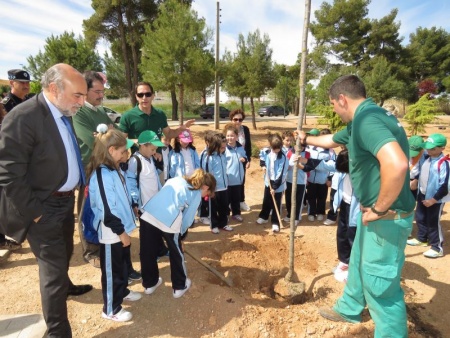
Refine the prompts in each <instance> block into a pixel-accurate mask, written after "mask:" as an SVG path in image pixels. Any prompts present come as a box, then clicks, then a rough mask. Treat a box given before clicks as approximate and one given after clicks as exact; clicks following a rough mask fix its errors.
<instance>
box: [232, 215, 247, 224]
mask: <svg viewBox="0 0 450 338" xmlns="http://www.w3.org/2000/svg"><path fill="white" fill-rule="evenodd" d="M231 218H232V219H234V220H235V221H238V222H242V221H243V220H244V219H243V218H242V216H241V215H233V216H231Z"/></svg>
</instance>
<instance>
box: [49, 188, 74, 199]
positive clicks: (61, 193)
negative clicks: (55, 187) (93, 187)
mask: <svg viewBox="0 0 450 338" xmlns="http://www.w3.org/2000/svg"><path fill="white" fill-rule="evenodd" d="M74 193H75V189H74V190H69V191H55V192H54V193H52V196H54V197H72V196H73V194H74Z"/></svg>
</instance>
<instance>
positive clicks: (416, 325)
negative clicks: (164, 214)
mask: <svg viewBox="0 0 450 338" xmlns="http://www.w3.org/2000/svg"><path fill="white" fill-rule="evenodd" d="M313 123H314V121H310V120H309V121H308V125H307V126H306V127H312V124H313ZM444 123H445V125H448V118H446V117H445V118H443V120H442V121H441V122H440V124H441V125H443V124H444ZM247 124H248V125H250V123H249V122H248V123H247ZM274 126H275V127H274ZM207 128H208V126H194V127H193V128H192V129H193V133H194V136H195V137H196V140H195V144H196V146H197V148H198V150H201V149H203V144H204V143H203V141H202V140H201V139H200V137H201V136H202V134H203V132H204V131H205V130H207ZM258 128H259V130H258V131H251V134H252V142H254V143H255V144H257V145H258V146H259V147H262V146H264V145H265V144H266V141H265V137H266V135H267V132H268V130H269V128H270V130H273V131H278V132H282V131H283V130H284V129H293V128H295V122H293V121H284V120H282V119H280V120H277V121H276V122H275V123H274V122H267V123H258ZM438 130H439V129H438V126H437V125H436V126H432V127H430V128H428V130H427V132H428V133H432V132H437V131H438ZM439 132H443V133H445V134H446V135H447V136H449V133H448V131H447V129H446V130H439ZM449 149H450V148H449ZM262 191H263V182H262V173H261V170H260V169H259V166H258V161H256V160H254V161H253V162H252V166H251V168H250V170H249V171H248V176H247V185H246V195H247V199H246V200H247V203H248V204H249V205H250V206H251V208H252V210H251V211H250V212H244V213H243V217H244V221H243V222H242V223H236V222H233V223H231V226H233V227H234V229H235V230H234V231H233V232H221V233H220V234H219V235H214V234H212V233H211V232H210V231H209V228H208V227H207V226H204V225H198V226H196V227H195V228H193V229H192V230H191V231H190V233H189V236H188V238H187V239H186V242H185V246H186V249H188V251H189V252H191V253H192V254H194V255H195V256H197V257H200V258H201V259H202V260H203V261H204V262H206V263H208V264H210V265H211V266H213V267H214V268H216V269H217V270H218V271H220V272H221V273H223V274H224V275H225V276H226V277H227V278H229V279H230V280H231V281H232V282H233V285H234V286H233V287H232V288H230V287H228V286H226V285H225V284H224V283H223V282H222V281H221V280H220V279H219V278H217V277H216V276H215V275H213V274H212V273H211V272H210V271H208V270H207V269H205V267H203V266H202V265H200V264H199V263H198V262H196V261H195V260H194V259H192V258H191V257H190V256H189V255H186V261H187V268H188V274H189V277H190V278H191V279H192V281H193V285H192V288H191V290H189V291H188V292H187V293H186V295H185V296H183V297H182V298H180V299H174V298H173V297H172V295H171V287H170V269H169V266H168V261H167V258H165V259H163V260H162V262H161V263H160V272H161V276H162V278H163V280H164V285H163V286H162V287H160V288H159V289H158V290H157V291H156V292H155V294H153V295H151V296H147V295H144V297H143V299H141V300H140V301H138V302H136V303H132V304H130V303H125V307H126V308H127V309H129V310H130V311H131V312H132V313H133V315H134V318H133V321H132V322H130V323H124V324H117V323H112V322H110V321H106V320H104V319H102V318H101V316H100V314H101V306H102V305H101V304H102V296H101V290H100V270H98V269H95V268H93V267H91V266H90V265H88V264H84V262H83V261H82V259H81V246H80V243H79V238H78V233H76V234H75V252H74V256H73V258H72V261H71V268H70V272H69V273H70V276H71V279H72V280H73V281H74V282H75V283H91V284H93V285H94V290H93V291H92V292H90V293H88V294H86V295H84V296H80V297H71V298H69V300H68V302H67V304H68V309H69V317H70V322H71V325H72V329H73V333H74V337H248V338H250V337H251V338H254V337H277V338H278V337H373V330H374V325H373V322H372V320H371V319H370V316H369V315H368V313H367V312H365V314H364V320H363V323H362V324H358V325H351V324H345V323H333V322H329V321H327V320H325V319H322V318H321V317H320V316H319V314H318V312H317V309H318V308H319V307H321V306H324V305H331V304H333V302H334V301H335V300H336V299H337V298H338V297H339V295H340V294H341V292H342V290H343V287H344V285H343V284H342V283H339V282H337V281H336V280H335V279H334V277H333V275H332V274H331V268H332V267H334V266H335V265H336V264H337V258H336V256H337V255H336V245H335V241H336V239H335V238H336V237H335V236H336V234H335V232H336V227H335V226H324V225H322V224H320V223H319V222H308V221H307V220H306V219H305V218H304V220H303V221H302V223H301V225H300V227H299V228H298V229H297V232H296V239H295V248H296V251H295V252H296V254H295V256H296V257H295V271H296V273H297V275H298V276H299V278H300V280H301V281H303V282H305V283H306V291H307V292H306V297H305V299H304V303H303V304H298V305H292V304H290V303H289V302H288V301H286V300H285V299H283V298H282V297H280V295H279V294H277V292H276V285H277V283H278V282H279V280H280V279H282V278H283V277H284V276H285V274H286V272H287V266H288V245H289V232H288V229H287V228H286V229H282V230H281V232H280V233H279V234H276V235H273V234H272V233H271V231H270V224H265V225H258V224H256V223H255V221H256V219H257V216H258V213H259V210H260V207H261V202H262ZM444 210H445V214H444V215H443V217H442V220H443V222H442V224H443V230H444V237H445V238H450V234H449V224H450V217H449V213H448V211H449V207H448V206H447V207H445V209H444ZM413 233H415V229H414V232H413ZM138 250H139V241H138V232H137V231H136V232H135V233H134V234H133V239H132V259H133V262H134V266H135V268H137V269H139V268H140V265H139V257H138ZM449 250H450V248H449V245H448V244H447V243H445V245H444V252H445V253H447V254H448V253H450V251H449ZM423 251H424V250H423V248H414V247H407V249H406V263H405V269H404V273H403V286H404V290H405V294H406V300H407V306H408V319H409V322H408V325H409V332H410V337H433V338H435V337H446V336H448V332H450V321H449V318H450V306H449V304H450V286H449V284H448V281H449V280H450V272H449V269H448V267H449V266H450V255H446V256H444V257H443V258H439V259H436V260H430V259H426V258H425V257H423V255H422V252H423ZM0 285H1V288H0V298H1V299H2V304H3V308H2V311H1V314H19V313H24V314H25V313H40V312H41V308H40V296H39V286H38V271H37V265H36V263H35V259H34V257H33V255H32V253H31V251H30V249H29V246H28V244H27V243H25V245H24V248H23V249H22V250H21V251H20V252H18V253H13V254H12V255H11V256H10V258H9V259H8V261H7V262H5V263H3V264H2V265H0ZM131 289H132V290H134V291H140V292H142V291H143V289H142V286H141V285H140V284H139V283H134V284H132V285H131Z"/></svg>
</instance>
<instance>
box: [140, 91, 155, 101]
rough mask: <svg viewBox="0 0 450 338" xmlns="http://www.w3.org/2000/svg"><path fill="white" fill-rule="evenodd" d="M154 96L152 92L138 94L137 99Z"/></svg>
mask: <svg viewBox="0 0 450 338" xmlns="http://www.w3.org/2000/svg"><path fill="white" fill-rule="evenodd" d="M152 95H153V93H151V92H147V93H136V96H137V97H139V98H141V99H142V98H143V97H144V96H145V97H150V96H152Z"/></svg>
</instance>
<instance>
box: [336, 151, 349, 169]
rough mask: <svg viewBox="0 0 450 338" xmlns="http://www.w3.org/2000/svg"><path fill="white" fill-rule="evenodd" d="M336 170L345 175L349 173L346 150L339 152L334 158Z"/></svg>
mask: <svg viewBox="0 0 450 338" xmlns="http://www.w3.org/2000/svg"><path fill="white" fill-rule="evenodd" d="M336 170H337V171H339V172H341V173H347V174H348V173H349V172H350V168H349V160H348V150H347V149H344V150H341V152H340V153H339V154H338V156H337V158H336Z"/></svg>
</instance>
